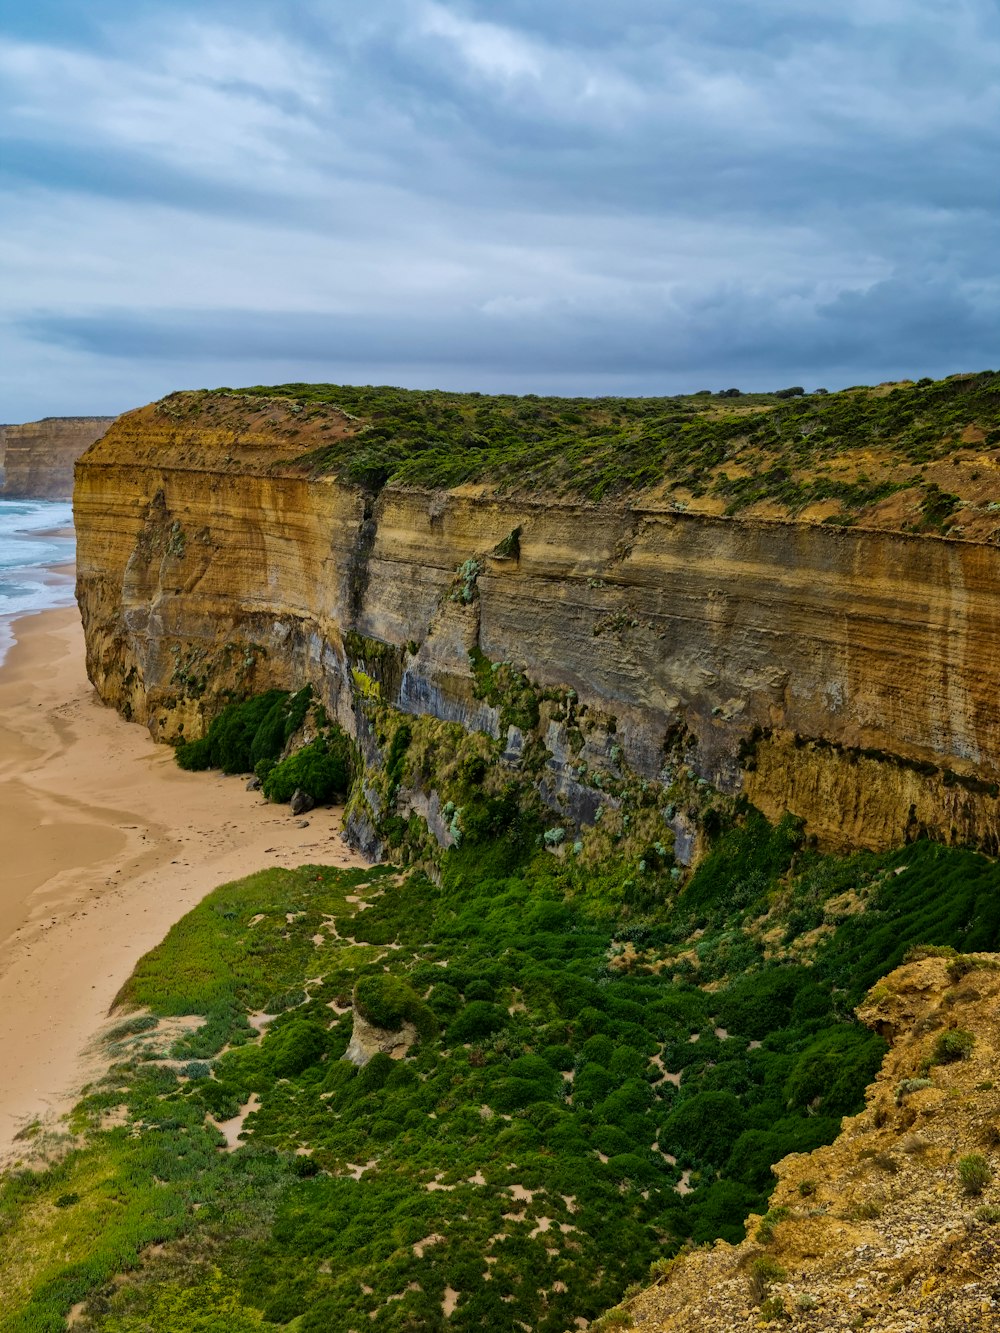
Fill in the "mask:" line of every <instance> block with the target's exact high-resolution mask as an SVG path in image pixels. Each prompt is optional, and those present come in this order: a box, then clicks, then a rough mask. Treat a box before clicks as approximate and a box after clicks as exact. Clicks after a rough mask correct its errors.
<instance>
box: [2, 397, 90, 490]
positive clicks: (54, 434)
mask: <svg viewBox="0 0 1000 1333" xmlns="http://www.w3.org/2000/svg"><path fill="white" fill-rule="evenodd" d="M113 421H114V417H45V418H44V419H43V420H42V421H29V422H28V423H27V424H26V425H23V426H0V497H2V498H3V499H6V500H26V499H31V500H68V499H69V497H70V496H71V495H72V494H73V465H74V463H75V462H76V460H77V459H78V458H79V457H80V455H81V454H82V453H83V451H84V450H85V449H86V448H88V446H90V445H91V444H93V443H94V441H95V440H96V439H99V438H100V436H102V435H103V434H104V432H105V431H106V430H107V429H108V427H109V426H110V425H111V423H112V422H113Z"/></svg>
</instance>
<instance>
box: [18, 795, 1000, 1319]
mask: <svg viewBox="0 0 1000 1333" xmlns="http://www.w3.org/2000/svg"><path fill="white" fill-rule="evenodd" d="M901 867H905V869H902V873H896V872H897V871H900V869H901ZM592 877H593V872H588V871H585V870H583V869H582V868H580V867H575V868H572V867H571V866H570V865H569V864H568V863H566V862H564V861H562V860H560V859H559V858H557V857H554V856H552V855H550V854H547V853H544V852H538V851H536V850H535V847H534V839H533V837H528V838H524V839H520V838H519V836H518V833H517V830H516V828H515V829H512V830H511V831H509V832H508V833H507V834H506V835H505V836H504V837H503V838H501V839H499V840H497V841H494V842H493V843H491V844H490V845H489V846H478V847H476V846H471V845H467V846H465V847H463V848H462V849H461V850H460V851H457V852H451V853H448V855H447V856H446V858H445V869H444V875H443V882H442V884H441V886H440V887H437V886H435V885H433V884H431V883H430V882H429V881H427V880H426V879H424V878H422V877H421V876H418V875H414V876H412V877H410V878H408V879H406V880H405V881H401V880H400V879H399V878H397V877H396V876H394V875H393V874H392V873H390V872H386V871H379V870H375V871H371V872H351V873H344V872H338V871H334V870H331V869H328V868H323V867H303V868H302V869H301V870H298V871H294V872H288V871H277V870H270V871H266V872H263V873H261V874H259V875H255V876H252V877H251V878H250V879H248V880H244V881H242V882H240V883H237V884H233V885H227V886H224V887H223V888H221V889H219V890H217V891H216V892H215V893H214V894H212V895H211V896H210V897H209V898H208V899H206V900H205V902H203V903H202V904H201V905H200V906H199V907H197V908H196V909H195V910H194V911H193V912H192V913H190V914H189V915H188V916H187V917H186V918H185V919H184V920H183V921H182V922H180V923H179V924H178V925H177V926H176V927H175V928H174V929H173V930H172V931H171V933H170V935H169V936H168V937H167V939H166V940H165V941H164V943H163V944H162V945H161V946H160V947H159V948H158V949H156V950H154V951H153V953H151V954H149V955H147V957H146V958H145V959H144V960H143V961H142V962H141V963H140V965H139V967H138V968H137V970H136V973H135V976H134V978H133V980H132V982H131V983H130V986H129V988H128V993H127V996H126V998H127V999H128V1000H129V1001H130V1002H132V1003H135V1004H143V1005H146V1006H148V1007H149V1009H150V1010H151V1011H152V1013H153V1014H154V1015H176V1014H181V1013H197V1014H200V1015H203V1016H205V1017H207V1019H208V1022H207V1023H206V1024H205V1025H204V1026H203V1027H202V1028H201V1029H200V1030H199V1031H197V1032H196V1033H194V1034H193V1035H192V1036H189V1037H186V1038H183V1039H182V1040H181V1041H180V1043H179V1045H178V1046H176V1047H175V1048H174V1050H173V1051H171V1052H168V1051H166V1050H164V1049H161V1048H162V1046H163V1039H162V1038H161V1037H159V1036H158V1035H157V1031H156V1029H153V1028H148V1029H147V1030H146V1031H144V1032H143V1031H133V1032H130V1031H129V1030H127V1027H126V1030H123V1031H122V1032H121V1033H120V1034H119V1036H118V1039H117V1041H118V1060H119V1062H118V1064H117V1065H116V1066H115V1067H114V1069H113V1070H112V1072H111V1074H110V1076H109V1078H108V1079H107V1080H106V1081H105V1083H103V1084H102V1085H101V1086H99V1087H97V1088H95V1089H94V1090H92V1092H91V1093H90V1095H89V1096H88V1097H87V1098H86V1099H85V1100H84V1102H83V1103H82V1104H81V1106H80V1108H79V1110H78V1112H77V1118H76V1119H77V1127H78V1128H80V1129H87V1131H88V1133H87V1138H86V1140H85V1146H83V1147H81V1148H79V1149H77V1150H76V1151H74V1152H72V1153H71V1154H70V1155H69V1156H68V1157H67V1158H66V1159H65V1160H64V1161H63V1162H62V1163H61V1164H60V1165H58V1166H56V1167H54V1168H53V1169H51V1170H50V1171H49V1172H47V1173H42V1174H40V1175H25V1176H20V1177H18V1176H15V1177H13V1178H11V1179H10V1180H8V1181H7V1182H6V1183H5V1185H4V1186H3V1189H2V1192H0V1228H2V1229H3V1232H4V1245H3V1247H2V1248H0V1309H2V1310H3V1312H4V1313H3V1315H2V1317H0V1329H2V1330H3V1331H4V1333H14V1331H15V1330H17V1331H18V1333H26V1331H28V1330H31V1333H35V1331H36V1330H49V1329H58V1328H61V1327H62V1319H63V1315H64V1313H65V1311H66V1310H67V1309H68V1308H69V1306H70V1305H71V1304H72V1303H73V1302H75V1301H77V1300H80V1299H82V1298H84V1297H85V1296H87V1295H88V1294H90V1295H91V1300H90V1304H89V1306H88V1313H87V1316H86V1318H85V1321H84V1323H83V1324H82V1325H80V1327H83V1328H87V1327H90V1328H94V1329H101V1330H105V1331H106V1333H139V1331H140V1330H146V1329H160V1328H170V1329H171V1330H172V1333H187V1330H196V1329H197V1330H201V1333H223V1330H227V1333H228V1331H229V1330H237V1333H239V1331H240V1330H243V1329H254V1328H260V1327H262V1326H263V1327H269V1326H274V1325H275V1324H284V1325H286V1326H290V1327H292V1328H294V1329H297V1330H301V1331H302V1333H306V1331H307V1330H315V1331H316V1333H318V1331H319V1330H323V1331H324V1333H329V1330H334V1329H344V1330H347V1329H350V1328H361V1327H366V1328H367V1327H373V1328H376V1329H434V1328H445V1327H447V1328H451V1329H473V1328H484V1329H487V1328H488V1329H491V1330H503V1329H514V1328H516V1327H518V1325H519V1321H521V1322H523V1323H525V1324H528V1325H529V1326H531V1327H532V1328H536V1329H539V1330H560V1331H561V1330H563V1329H565V1328H567V1327H569V1326H571V1325H572V1322H573V1320H574V1319H575V1318H576V1317H578V1316H583V1317H587V1318H593V1317H594V1316H595V1315H596V1314H597V1313H598V1312H599V1311H600V1310H601V1309H603V1308H606V1307H607V1306H608V1305H610V1304H612V1303H613V1302H614V1300H615V1299H616V1298H617V1297H618V1296H619V1295H620V1293H621V1291H622V1290H623V1288H624V1287H625V1286H626V1285H627V1284H628V1283H629V1282H631V1281H634V1280H636V1279H637V1278H639V1277H641V1276H642V1274H643V1273H644V1272H645V1269H646V1268H647V1266H648V1265H649V1263H650V1261H651V1260H653V1259H654V1258H656V1257H658V1256H661V1255H663V1254H664V1253H670V1252H671V1251H672V1250H673V1249H675V1248H676V1247H677V1246H678V1245H679V1244H680V1243H681V1240H682V1239H683V1238H684V1237H685V1236H688V1235H692V1236H693V1237H694V1238H695V1239H706V1238H709V1237H711V1236H715V1235H720V1234H722V1235H727V1236H730V1237H734V1238H735V1237H736V1236H737V1235H738V1234H739V1227H738V1225H736V1223H735V1221H734V1219H735V1218H740V1217H742V1216H743V1215H744V1213H745V1212H746V1211H747V1210H748V1209H749V1208H751V1207H753V1206H755V1205H756V1206H759V1205H760V1204H761V1202H762V1200H763V1199H764V1197H765V1196H766V1193H767V1190H768V1185H769V1179H770V1176H769V1165H770V1162H772V1161H774V1160H776V1159H777V1158H779V1157H780V1156H782V1155H783V1154H784V1153H785V1152H787V1151H790V1150H794V1149H798V1148H806V1147H809V1146H812V1145H814V1144H815V1143H817V1142H819V1141H822V1140H824V1139H828V1138H830V1137H832V1135H833V1134H834V1133H835V1132H836V1129H837V1125H838V1123H839V1116H840V1115H841V1114H842V1113H844V1112H846V1111H849V1110H851V1109H853V1108H854V1107H855V1106H856V1105H857V1104H858V1102H859V1099H860V1096H861V1093H862V1091H863V1088H864V1085H865V1083H866V1081H867V1080H868V1079H869V1077H870V1076H871V1073H872V1071H873V1069H874V1068H875V1067H876V1066H877V1063H878V1061H879V1058H880V1054H881V1050H882V1046H881V1043H880V1041H879V1040H878V1039H877V1038H875V1037H873V1036H872V1035H871V1034H869V1033H867V1032H866V1031H863V1030H862V1029H860V1028H859V1027H858V1026H857V1025H856V1024H855V1023H854V1022H853V1021H852V1019H851V1016H850V1015H851V1008H852V1006H853V1004H854V1003H856V1001H857V1000H858V998H859V997H860V996H861V995H862V993H863V992H864V990H865V989H866V988H867V987H868V986H869V985H870V984H872V983H873V982H874V981H875V980H876V979H877V978H878V976H879V975H881V974H882V973H883V972H884V971H885V970H886V969H888V968H891V967H892V966H894V965H895V963H896V962H898V961H899V959H900V958H901V956H902V953H903V951H904V950H905V948H906V947H907V945H908V944H911V943H915V942H927V943H936V944H952V945H955V946H957V947H960V948H968V949H973V948H995V947H996V946H997V942H998V936H1000V908H998V907H997V903H998V902H1000V896H998V893H997V888H998V883H997V881H998V879H1000V868H998V867H997V866H995V865H993V864H991V863H989V862H987V861H986V860H985V859H983V858H981V857H979V856H976V855H974V854H972V853H968V852H961V851H954V850H948V849H945V848H942V847H939V846H936V845H932V844H928V843H922V844H917V845H915V846H913V847H909V848H906V849H903V850H901V851H899V852H896V853H893V854H892V855H889V856H884V857H874V856H868V855H865V856H858V857H854V858H851V859H849V860H846V861H842V860H834V859H831V858H820V857H818V856H817V855H815V854H813V853H806V852H803V851H801V850H798V849H797V838H796V836H795V830H794V827H793V826H792V825H791V824H790V823H789V824H785V825H783V826H782V827H780V828H779V829H777V830H771V829H769V828H768V827H767V826H766V824H765V823H764V822H763V821H762V820H760V819H759V818H757V817H756V816H755V815H753V814H752V813H751V814H750V816H749V818H748V820H747V822H746V824H745V825H744V826H743V827H742V828H741V829H738V830H735V831H732V832H730V833H728V834H726V835H724V836H723V838H722V839H721V841H720V842H719V843H718V844H717V847H716V849H715V851H714V852H713V854H712V855H711V856H710V857H709V858H708V859H707V860H706V862H705V863H704V864H703V865H702V867H701V868H700V870H699V871H698V872H697V874H696V875H695V876H694V878H693V879H692V880H691V882H690V884H689V885H688V887H687V888H686V889H685V890H684V891H683V892H682V893H681V894H680V896H679V897H678V898H677V899H676V901H675V902H673V903H671V904H668V905H666V906H664V907H661V908H660V909H658V910H657V911H656V912H655V913H653V914H652V915H650V916H649V917H648V918H647V919H645V920H643V921H639V922H637V921H636V919H635V918H634V917H633V918H632V919H631V920H630V921H629V922H628V923H627V924H623V925H620V926H616V925H615V923H613V922H609V921H608V920H607V919H606V918H598V917H595V916H594V915H592V914H591V912H590V909H589V906H588V904H589V902H590V901H591V894H592V887H593V886H592V884H589V883H588V880H590V879H592ZM585 890H587V891H585ZM362 895H363V896H362ZM359 898H360V899H361V901H358V899H359ZM349 900H350V901H349ZM362 902H364V903H367V904H369V905H368V906H367V907H362V905H361V903H362ZM317 941H318V942H317ZM803 960H807V961H809V962H810V964H811V965H810V966H803V965H802V962H803ZM387 970H388V974H389V975H390V976H396V977H397V978H399V979H401V980H405V981H406V982H407V983H408V984H409V985H410V986H412V988H413V990H414V991H415V992H417V993H418V994H419V995H420V996H422V997H424V1001H425V1008H423V1009H422V1013H423V1017H424V1018H425V1019H427V1020H428V1021H427V1022H425V1023H424V1031H425V1033H426V1034H427V1035H426V1039H425V1040H424V1041H422V1042H421V1043H420V1044H419V1045H418V1046H417V1047H416V1048H415V1050H414V1052H413V1054H412V1055H411V1057H410V1058H408V1059H406V1060H404V1061H399V1062H393V1061H390V1060H388V1059H385V1058H382V1057H376V1059H375V1060H374V1061H372V1063H371V1064H370V1065H369V1066H368V1067H367V1068H366V1069H365V1070H364V1071H362V1072H360V1073H358V1072H356V1071H355V1070H354V1069H353V1067H352V1066H350V1065H348V1064H347V1063H345V1062H343V1061H341V1060H340V1059H339V1057H340V1056H341V1055H342V1054H343V1052H344V1049H345V1048H346V1044H347V1041H348V1038H349V1033H350V1027H351V1019H350V1016H349V1015H348V1014H344V1015H342V1016H338V1015H337V1013H336V1010H335V1009H331V1008H330V1007H329V1006H330V1005H331V1003H332V1004H333V1005H335V1006H336V1007H337V1008H342V1007H343V1004H344V1002H345V1001H346V1000H347V999H348V998H349V997H350V995H351V993H352V989H353V986H354V985H355V983H356V982H357V981H358V980H359V979H363V978H365V977H369V978H374V979H375V981H374V982H373V983H370V984H375V985H379V984H382V979H384V978H385V976H386V975H387ZM706 987H708V988H706ZM262 1009H264V1010H266V1011H268V1012H271V1013H274V1012H278V1013H279V1017H278V1018H277V1019H276V1020H275V1021H274V1022H273V1023H272V1024H271V1025H270V1026H269V1027H268V1029H267V1034H266V1036H265V1037H264V1039H263V1041H259V1040H258V1038H257V1035H256V1032H255V1030H254V1029H253V1028H252V1026H251V1025H250V1024H249V1023H248V1021H247V1016H248V1015H249V1014H252V1013H254V1012H256V1011H260V1010H262ZM428 1011H429V1012H428ZM133 1026H134V1027H142V1026H143V1025H142V1023H141V1022H140V1023H138V1024H133ZM717 1027H718V1028H725V1029H728V1031H729V1033H730V1034H731V1035H730V1037H729V1038H728V1039H727V1040H721V1039H720V1038H719V1037H718V1036H717V1035H716V1032H715V1029H716V1028H717ZM435 1029H436V1035H434V1030H435ZM694 1034H697V1035H698V1040H697V1041H692V1040H691V1038H692V1036H693V1035H694ZM751 1042H754V1043H756V1042H759V1043H760V1045H759V1046H757V1045H755V1046H751ZM220 1051H221V1052H222V1053H221V1054H219V1052H220ZM151 1057H152V1058H151ZM662 1068H665V1069H667V1070H670V1071H672V1072H679V1071H681V1070H682V1071H683V1080H682V1083H681V1086H680V1088H679V1089H677V1088H675V1087H674V1086H673V1084H672V1083H670V1082H668V1081H664V1080H662V1079H661V1072H662ZM566 1074H572V1076H573V1077H572V1079H569V1078H566V1077H565V1075H566ZM253 1092H256V1093H257V1095H258V1096H259V1097H260V1101H261V1109H260V1110H259V1111H258V1112H257V1113H256V1115H254V1116H252V1117H251V1118H250V1119H249V1120H248V1122H247V1130H248V1131H249V1132H248V1134H247V1142H246V1146H244V1147H242V1148H241V1149H239V1151H237V1152H235V1153H232V1154H229V1153H225V1152H223V1151H221V1150H220V1144H221V1142H222V1139H221V1136H220V1135H219V1134H218V1132H217V1131H216V1130H215V1129H214V1128H213V1127H212V1125H211V1124H210V1123H209V1121H208V1120H207V1118H206V1116H207V1113H209V1112H211V1113H212V1114H213V1115H214V1116H215V1117H218V1118H220V1119H225V1118H227V1117H229V1116H231V1115H232V1114H234V1113H235V1111H236V1110H237V1109H238V1107H240V1106H241V1105H245V1104H246V1102H247V1100H248V1098H249V1097H250V1094H251V1093H253ZM817 1099H819V1100H817ZM122 1105H125V1106H127V1107H128V1114H127V1117H125V1123H124V1124H121V1125H119V1126H118V1127H114V1128H108V1129H101V1128H99V1126H100V1125H101V1124H102V1123H107V1122H106V1121H102V1117H103V1116H104V1115H106V1113H107V1112H108V1111H109V1109H112V1108H116V1107H119V1106H122ZM654 1143H657V1144H659V1147H660V1148H661V1149H662V1150H663V1151H664V1152H669V1153H672V1154H674V1155H676V1156H677V1158H678V1162H677V1164H676V1165H671V1164H669V1163H668V1162H667V1161H666V1160H665V1158H664V1157H663V1155H662V1154H661V1153H660V1152H658V1151H655V1150H653V1149H652V1147H651V1145H653V1144H654ZM605 1159H606V1160H605ZM367 1163H373V1165H372V1166H370V1168H369V1169H367V1170H365V1171H364V1173H363V1174H362V1175H361V1176H360V1179H354V1178H353V1176H354V1174H356V1172H352V1167H357V1166H364V1165H366V1164H367ZM682 1170H688V1171H690V1172H691V1173H692V1174H691V1177H690V1180H691V1184H692V1185H693V1186H694V1193H693V1194H691V1195H690V1196H688V1197H686V1198H682V1196H681V1195H679V1194H678V1193H677V1192H676V1191H675V1189H674V1186H675V1184H676V1182H677V1180H678V1177H679V1175H680V1173H681V1171H682ZM432 1185H433V1186H436V1187H437V1188H429V1187H430V1186H432ZM442 1187H443V1188H442ZM515 1187H522V1189H516V1188H515ZM523 1191H528V1192H530V1195H531V1198H530V1201H529V1200H528V1199H527V1198H526V1197H525V1196H524V1193H523ZM544 1219H548V1221H545V1220H544ZM431 1236H437V1237H440V1239H438V1240H436V1241H434V1242H433V1243H428V1244H427V1245H426V1246H423V1247H421V1246H420V1245H419V1242H421V1241H424V1240H426V1238H428V1237H431ZM153 1242H166V1243H165V1245H164V1246H163V1248H162V1249H159V1250H155V1251H151V1250H149V1249H148V1248H147V1249H146V1252H145V1254H144V1255H143V1256H142V1258H141V1259H140V1258H139V1252H140V1250H142V1248H143V1247H148V1246H150V1245H151V1244H152V1243H153ZM414 1246H417V1249H415V1248H414ZM418 1251H419V1252H418ZM137 1265H138V1267H137ZM127 1270H135V1271H134V1273H133V1276H132V1277H131V1278H129V1279H128V1280H126V1281H125V1282H124V1283H118V1284H114V1283H111V1282H110V1281H109V1279H110V1278H111V1277H112V1276H113V1275H114V1274H116V1273H121V1272H124V1271H127ZM487 1275H488V1280H487ZM449 1288H450V1289H451V1290H452V1291H453V1292H457V1293H459V1295H458V1298H457V1305H456V1308H455V1310H454V1313H453V1314H452V1315H451V1317H450V1318H448V1319H445V1317H444V1315H443V1312H442V1303H443V1301H444V1300H445V1297H446V1294H447V1290H448V1289H449ZM262 1321H263V1322H262Z"/></svg>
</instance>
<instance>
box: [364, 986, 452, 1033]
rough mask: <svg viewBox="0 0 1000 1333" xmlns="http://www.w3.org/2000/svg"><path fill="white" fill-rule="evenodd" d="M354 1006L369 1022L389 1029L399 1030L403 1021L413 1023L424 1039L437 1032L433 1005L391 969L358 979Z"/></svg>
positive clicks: (390, 1030) (392, 1030) (389, 1030)
mask: <svg viewBox="0 0 1000 1333" xmlns="http://www.w3.org/2000/svg"><path fill="white" fill-rule="evenodd" d="M354 1007H355V1009H356V1010H357V1011H358V1013H360V1014H361V1015H362V1017H363V1018H367V1020H368V1022H369V1023H372V1024H374V1026H375V1027H377V1028H384V1029H385V1030H386V1031H387V1032H398V1031H399V1030H400V1028H401V1027H402V1026H403V1024H404V1023H412V1024H413V1026H414V1027H415V1028H416V1030H417V1032H418V1034H419V1035H420V1037H421V1038H422V1039H423V1040H424V1041H429V1040H430V1039H431V1038H432V1037H434V1035H435V1034H436V1032H437V1019H436V1018H435V1016H434V1012H433V1010H432V1009H431V1008H430V1006H429V1005H427V1004H425V1003H424V1001H423V1000H422V999H421V998H420V996H419V995H418V994H417V992H416V991H415V990H414V989H413V987H412V986H411V985H410V984H409V982H408V981H406V980H404V978H402V977H396V976H393V975H392V974H391V973H388V972H376V973H374V974H373V975H371V976H367V977H362V978H361V979H360V980H359V981H358V982H357V984H356V985H355V987H354Z"/></svg>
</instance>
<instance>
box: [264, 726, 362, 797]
mask: <svg viewBox="0 0 1000 1333" xmlns="http://www.w3.org/2000/svg"><path fill="white" fill-rule="evenodd" d="M261 785H262V788H263V792H264V795H265V796H266V797H267V799H268V800H269V801H278V802H284V801H290V800H291V798H292V796H293V794H294V793H295V792H296V791H297V790H299V789H300V788H301V790H302V791H304V792H305V793H306V794H307V795H308V796H311V797H312V798H313V800H314V801H317V802H323V801H343V800H344V798H345V797H346V795H347V793H348V791H349V790H350V786H351V746H350V742H349V741H348V739H347V736H346V735H345V733H344V732H343V731H341V730H340V728H339V727H335V728H331V729H330V730H329V731H328V732H327V733H326V734H324V735H323V736H317V737H316V739H315V740H313V741H311V742H310V743H309V744H308V745H304V746H303V747H302V748H301V749H300V750H296V751H295V752H294V753H293V754H290V755H289V756H288V757H287V758H286V759H282V760H281V761H280V762H279V763H276V764H275V765H274V767H273V768H271V769H269V770H268V771H267V773H266V776H265V777H264V778H263V780H262V784H261Z"/></svg>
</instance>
